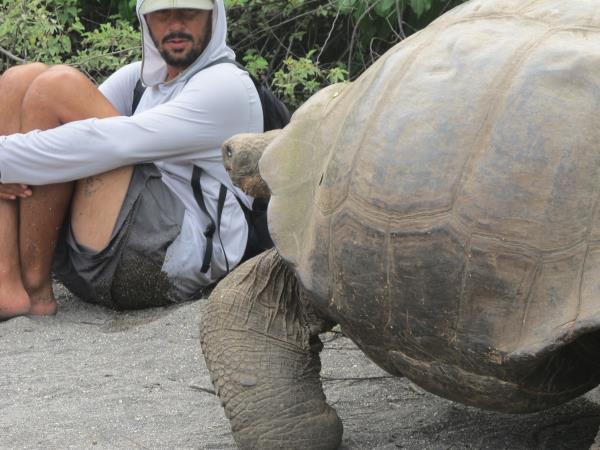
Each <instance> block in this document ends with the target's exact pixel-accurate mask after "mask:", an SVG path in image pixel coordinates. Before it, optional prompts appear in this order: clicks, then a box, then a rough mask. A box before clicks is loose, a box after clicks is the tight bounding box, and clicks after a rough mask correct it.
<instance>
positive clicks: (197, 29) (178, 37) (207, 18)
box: [145, 9, 212, 69]
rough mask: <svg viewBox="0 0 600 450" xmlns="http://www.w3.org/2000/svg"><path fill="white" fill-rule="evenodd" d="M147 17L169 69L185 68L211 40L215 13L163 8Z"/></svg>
mask: <svg viewBox="0 0 600 450" xmlns="http://www.w3.org/2000/svg"><path fill="white" fill-rule="evenodd" d="M145 18H146V23H147V24H148V28H149V29H150V35H151V36H152V39H153V41H154V44H155V45H156V48H157V49H158V51H159V52H160V54H161V55H162V57H163V59H164V60H165V62H166V63H167V64H168V65H169V66H172V67H176V68H178V69H185V68H186V67H188V66H189V65H190V64H192V63H193V62H194V61H195V60H196V58H198V56H200V55H201V54H202V52H203V51H204V49H205V48H206V46H207V45H208V42H209V40H210V33H211V26H212V20H211V19H212V11H208V10H204V9H161V10H159V11H154V12H151V13H149V14H146V16H145Z"/></svg>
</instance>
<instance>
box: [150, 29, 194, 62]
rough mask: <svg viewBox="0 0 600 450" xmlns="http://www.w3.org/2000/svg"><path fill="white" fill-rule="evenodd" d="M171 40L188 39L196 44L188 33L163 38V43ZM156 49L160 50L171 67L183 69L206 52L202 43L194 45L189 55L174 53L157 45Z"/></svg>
mask: <svg viewBox="0 0 600 450" xmlns="http://www.w3.org/2000/svg"><path fill="white" fill-rule="evenodd" d="M170 39H186V40H189V41H190V42H194V40H193V37H192V36H191V35H189V34H187V33H170V34H168V35H167V36H165V37H164V38H163V40H162V43H163V44H165V43H166V42H167V41H168V40H170ZM155 44H156V43H155ZM156 47H157V48H158V52H159V53H160V55H161V56H162V57H163V59H164V60H165V62H166V63H167V64H168V65H169V66H173V67H181V68H186V67H188V66H189V65H191V64H192V63H193V62H194V61H196V59H197V58H198V57H199V56H200V55H201V54H202V52H203V51H204V46H203V45H202V43H199V44H197V45H194V46H193V47H192V48H191V49H189V50H188V51H187V53H172V52H169V51H168V50H166V49H164V48H163V47H162V46H158V45H157V46H156Z"/></svg>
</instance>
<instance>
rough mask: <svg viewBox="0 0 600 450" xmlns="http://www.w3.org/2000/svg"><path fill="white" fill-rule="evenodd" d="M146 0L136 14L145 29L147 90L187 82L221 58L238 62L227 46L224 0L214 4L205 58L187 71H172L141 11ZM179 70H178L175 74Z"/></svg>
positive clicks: (143, 44)
mask: <svg viewBox="0 0 600 450" xmlns="http://www.w3.org/2000/svg"><path fill="white" fill-rule="evenodd" d="M143 2H144V0H137V6H136V11H137V14H138V19H139V21H140V24H141V28H142V72H141V79H142V83H143V84H144V86H146V87H153V86H158V85H170V84H173V83H177V82H186V81H187V80H188V79H189V78H190V77H192V76H193V75H195V74H196V73H198V72H199V71H200V70H202V69H203V68H204V67H205V66H206V65H208V64H210V63H211V62H213V61H216V60H217V59H221V58H229V59H232V60H235V53H234V52H233V50H231V49H230V48H229V47H228V46H227V44H226V37H227V23H226V19H225V7H224V5H223V0H214V9H213V11H212V21H211V27H210V29H211V35H210V38H209V41H208V43H207V45H206V48H205V49H204V51H203V52H202V54H201V55H200V56H199V57H198V58H197V59H196V60H195V61H194V62H193V63H191V64H190V65H189V66H188V67H185V68H171V66H168V65H167V63H166V62H165V60H164V59H163V57H162V56H161V54H160V52H159V51H158V49H157V48H156V45H155V44H154V41H153V39H152V36H151V35H150V30H149V28H148V24H147V23H146V20H145V19H144V17H143V16H142V15H140V13H139V10H140V7H141V5H142V4H143ZM173 69H177V70H173Z"/></svg>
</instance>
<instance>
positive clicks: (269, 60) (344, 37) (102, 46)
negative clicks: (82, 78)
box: [0, 0, 464, 108]
mask: <svg viewBox="0 0 600 450" xmlns="http://www.w3.org/2000/svg"><path fill="white" fill-rule="evenodd" d="M463 1H464V0H330V1H323V0H225V5H226V9H227V14H228V23H229V43H230V45H231V47H232V48H234V50H235V51H236V53H237V55H238V59H239V60H240V61H241V62H243V63H244V64H245V65H246V67H247V68H248V70H250V71H251V72H252V73H253V74H254V75H255V76H257V77H259V78H262V79H264V80H266V81H267V82H268V83H269V84H270V85H271V87H272V88H273V90H274V91H275V92H276V93H277V94H278V95H279V96H280V97H281V98H282V99H284V101H285V102H286V103H287V104H288V105H289V106H290V107H292V108H295V107H297V106H298V105H299V104H300V103H302V102H303V101H305V100H306V99H307V98H308V97H309V96H310V95H312V94H313V93H314V92H315V91H317V90H318V89H320V88H321V87H323V86H325V85H327V84H330V83H335V82H340V81H347V80H352V79H354V78H356V77H357V76H358V75H360V74H361V73H362V72H363V71H364V70H365V69H366V68H367V67H368V66H369V65H370V64H371V63H372V62H373V61H375V60H376V59H377V58H378V57H379V56H381V55H382V54H383V53H384V52H385V51H386V50H388V49H389V48H390V47H392V46H393V45H395V44H396V43H398V42H400V41H401V40H402V39H405V38H406V37H407V36H410V35H411V34H413V33H414V32H416V31H418V30H419V29H421V28H423V27H425V26H426V25H427V24H429V23H430V22H431V21H432V20H434V19H435V18H437V17H438V16H439V15H441V14H443V13H444V12H445V11H447V10H449V9H451V8H453V7H454V6H456V5H458V4H459V3H462V2H463ZM0 17H2V21H1V23H0V71H3V70H4V69H6V68H7V67H9V66H11V65H14V64H20V63H24V62H27V61H43V62H47V63H50V64H57V63H67V64H71V65H74V66H76V67H78V68H79V69H81V70H83V71H85V72H86V73H87V74H88V75H89V76H90V77H91V78H93V79H94V80H95V81H96V82H101V81H102V80H103V79H104V78H105V77H106V76H108V75H109V74H110V73H112V72H113V71H114V70H116V69H117V68H118V67H120V66H122V65H123V64H126V63H127V62H130V61H134V60H136V59H139V58H140V48H139V43H140V40H139V32H138V31H137V30H138V24H137V17H136V15H135V0H0Z"/></svg>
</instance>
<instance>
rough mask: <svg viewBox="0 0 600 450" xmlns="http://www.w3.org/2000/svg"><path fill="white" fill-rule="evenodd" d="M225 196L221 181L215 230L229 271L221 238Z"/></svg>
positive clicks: (225, 190)
mask: <svg viewBox="0 0 600 450" xmlns="http://www.w3.org/2000/svg"><path fill="white" fill-rule="evenodd" d="M226 198H227V188H226V187H225V185H224V184H222V183H221V187H220V188H219V200H218V201H217V232H218V233H219V242H220V243H221V248H222V249H223V256H225V269H227V273H229V260H228V259H227V253H225V246H224V245H223V241H222V240H221V216H222V215H223V207H224V206H225V199H226Z"/></svg>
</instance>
